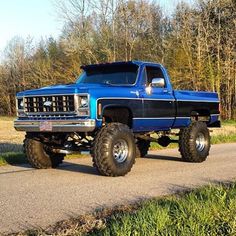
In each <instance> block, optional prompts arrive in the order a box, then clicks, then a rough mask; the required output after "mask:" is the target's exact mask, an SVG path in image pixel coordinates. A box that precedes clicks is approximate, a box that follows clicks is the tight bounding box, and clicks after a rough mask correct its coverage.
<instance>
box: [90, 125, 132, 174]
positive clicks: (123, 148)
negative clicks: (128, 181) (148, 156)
mask: <svg viewBox="0 0 236 236" xmlns="http://www.w3.org/2000/svg"><path fill="white" fill-rule="evenodd" d="M91 154H92V157H93V163H94V166H95V167H96V168H97V169H98V171H99V172H100V173H101V174H102V175H105V176H124V175H126V174H127V173H128V172H129V171H130V170H131V168H132V166H133V164H134V162H135V156H136V145H135V139H134V135H133V133H132V131H131V130H130V129H129V127H128V126H127V125H125V124H121V123H109V124H107V125H106V126H104V127H103V128H102V129H101V130H100V131H99V132H98V133H97V135H96V137H95V139H94V142H93V147H92V152H91Z"/></svg>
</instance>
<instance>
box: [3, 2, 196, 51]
mask: <svg viewBox="0 0 236 236" xmlns="http://www.w3.org/2000/svg"><path fill="white" fill-rule="evenodd" d="M56 1H57V0H0V52H1V51H2V50H3V49H4V48H5V46H6V45H7V42H8V41H10V40H11V38H13V37H14V36H21V37H23V38H27V36H31V37H32V38H33V39H34V40H36V41H38V40H40V38H41V37H46V36H53V37H58V35H59V34H60V31H61V29H62V26H63V23H62V21H61V20H59V18H58V15H57V12H56V8H55V3H56ZM65 1H66V0H65ZM179 1H180V0H156V2H158V3H160V5H161V6H162V7H163V9H164V10H165V11H166V12H171V11H172V10H173V9H174V6H175V5H176V4H177V2H179ZM185 1H188V2H191V1H192V0H185Z"/></svg>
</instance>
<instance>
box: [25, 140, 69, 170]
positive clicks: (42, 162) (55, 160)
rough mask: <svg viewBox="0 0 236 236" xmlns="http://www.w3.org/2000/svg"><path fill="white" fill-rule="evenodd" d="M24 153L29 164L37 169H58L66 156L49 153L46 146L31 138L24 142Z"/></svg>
mask: <svg viewBox="0 0 236 236" xmlns="http://www.w3.org/2000/svg"><path fill="white" fill-rule="evenodd" d="M24 151H25V154H26V157H27V159H28V161H29V163H30V164H31V165H32V166H33V167H34V168H37V169H47V168H56V167H58V166H59V164H61V163H62V161H63V159H64V156H65V155H64V154H56V153H51V152H49V151H48V150H47V146H46V145H45V144H43V143H41V142H40V141H38V140H34V139H31V138H26V139H25V140H24Z"/></svg>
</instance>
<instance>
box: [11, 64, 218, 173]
mask: <svg viewBox="0 0 236 236" xmlns="http://www.w3.org/2000/svg"><path fill="white" fill-rule="evenodd" d="M81 69H82V70H83V73H82V74H81V76H80V77H79V78H78V80H77V81H76V82H75V83H73V84H66V85H56V86H49V87H45V88H40V89H35V90H28V91H23V92H20V93H18V94H17V114H18V118H17V119H16V120H15V122H14V127H15V129H16V130H18V131H25V132H26V137H25V140H24V150H25V153H26V156H27V158H28V160H29V162H30V163H31V165H32V166H33V167H35V168H55V167H57V166H58V165H59V164H61V163H62V161H63V159H64V156H65V155H66V154H70V153H77V152H78V153H79V152H83V151H89V152H90V153H91V156H92V159H93V164H94V166H95V167H96V168H97V169H98V171H99V172H100V173H101V174H102V175H106V176H123V175H125V174H126V173H128V172H129V171H130V170H131V168H132V166H133V164H134V162H135V158H137V157H144V156H145V155H146V154H147V152H148V149H149V146H150V142H157V143H159V144H160V145H161V146H164V147H166V146H168V145H169V144H170V143H172V142H177V143H178V144H179V151H180V153H181V156H182V159H183V160H184V161H188V162H202V161H204V160H206V158H207V156H208V155H209V150H210V135H209V130H208V127H220V111H219V98H218V95H217V94H216V93H213V92H195V91H184V90H173V88H172V85H171V82H170V79H169V76H168V73H167V70H166V69H165V68H164V67H163V66H162V65H160V64H157V63H150V62H142V61H130V62H114V63H105V64H95V65H86V66H82V67H81ZM175 130H176V131H177V132H176V131H175ZM173 135H175V136H176V137H177V139H176V138H174V139H173V138H172V137H173Z"/></svg>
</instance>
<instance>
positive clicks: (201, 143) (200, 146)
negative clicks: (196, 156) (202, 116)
mask: <svg viewBox="0 0 236 236" xmlns="http://www.w3.org/2000/svg"><path fill="white" fill-rule="evenodd" d="M205 146H206V139H205V136H204V134H203V133H199V134H198V135H197V138H196V148H197V150H198V151H199V152H202V151H203V150H204V148H205Z"/></svg>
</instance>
